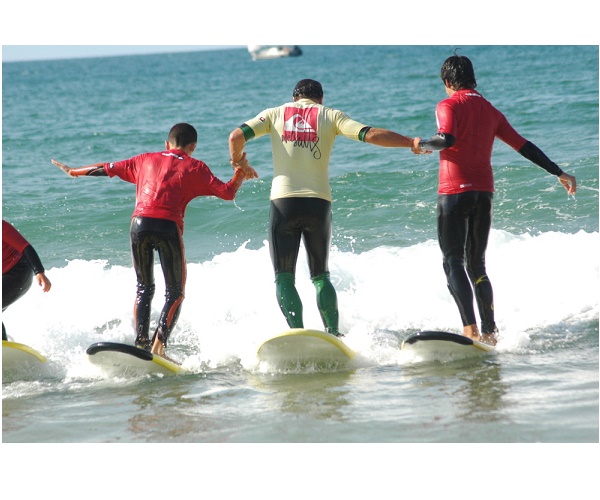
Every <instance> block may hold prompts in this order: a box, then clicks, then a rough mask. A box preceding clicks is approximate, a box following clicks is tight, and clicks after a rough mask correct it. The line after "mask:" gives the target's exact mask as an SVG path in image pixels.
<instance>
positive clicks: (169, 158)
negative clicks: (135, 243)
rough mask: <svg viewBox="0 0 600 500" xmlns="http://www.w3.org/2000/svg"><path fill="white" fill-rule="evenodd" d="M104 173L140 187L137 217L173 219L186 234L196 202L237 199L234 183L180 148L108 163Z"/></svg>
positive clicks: (138, 190)
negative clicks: (188, 213)
mask: <svg viewBox="0 0 600 500" xmlns="http://www.w3.org/2000/svg"><path fill="white" fill-rule="evenodd" d="M104 171H105V172H106V174H107V175H108V176H109V177H114V176H117V177H119V178H121V179H123V180H124V181H127V182H131V183H133V184H136V186H137V187H136V204H135V210H134V212H133V217H135V216H141V217H152V218H155V219H166V220H172V221H174V222H176V223H177V225H178V226H179V228H180V230H181V233H182V234H183V217H184V214H185V209H186V207H187V204H188V203H189V202H190V201H191V200H192V199H194V198H196V197H197V196H209V195H214V196H217V197H218V198H221V199H223V200H233V199H234V198H235V194H236V191H237V190H236V189H235V187H234V183H233V182H232V181H229V182H226V183H225V182H223V181H221V180H220V179H218V178H217V177H215V176H214V175H213V173H212V172H211V170H210V168H209V167H208V165H206V164H205V163H204V162H203V161H200V160H196V159H195V158H191V157H190V156H188V155H187V154H186V153H184V152H183V151H181V150H179V149H171V150H169V151H162V152H158V153H144V154H141V155H138V156H134V157H133V158H130V159H129V160H122V161H119V162H116V163H105V164H104Z"/></svg>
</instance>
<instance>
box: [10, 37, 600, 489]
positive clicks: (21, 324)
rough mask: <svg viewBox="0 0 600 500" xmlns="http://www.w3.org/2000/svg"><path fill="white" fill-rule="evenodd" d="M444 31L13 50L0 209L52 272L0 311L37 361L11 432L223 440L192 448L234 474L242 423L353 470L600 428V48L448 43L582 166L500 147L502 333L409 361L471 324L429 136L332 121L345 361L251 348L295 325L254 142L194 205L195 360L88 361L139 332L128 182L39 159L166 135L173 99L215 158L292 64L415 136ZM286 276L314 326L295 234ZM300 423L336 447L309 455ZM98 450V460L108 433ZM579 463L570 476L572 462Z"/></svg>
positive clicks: (367, 118) (552, 459) (142, 145)
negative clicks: (487, 350)
mask: <svg viewBox="0 0 600 500" xmlns="http://www.w3.org/2000/svg"><path fill="white" fill-rule="evenodd" d="M454 48H455V47H452V46H306V47H303V51H304V54H303V56H301V57H299V58H290V59H280V60H272V61H257V62H253V61H252V60H251V58H250V56H249V54H248V53H247V52H246V50H245V49H233V48H232V49H228V50H216V51H204V52H192V53H183V54H182V53H178V54H167V55H146V56H130V57H112V58H90V59H73V60H57V61H43V62H42V61H39V62H15V63H3V65H2V217H3V218H4V219H6V220H8V221H10V222H11V223H13V224H14V225H15V226H16V227H17V228H18V229H19V230H20V231H21V232H22V233H23V234H24V235H25V236H26V237H27V238H28V239H29V241H31V242H32V244H33V245H34V247H35V248H36V250H37V251H38V253H39V255H40V256H41V258H42V261H43V262H44V265H45V266H46V268H47V275H48V277H49V278H50V280H51V281H52V283H53V288H52V290H51V291H50V292H49V293H48V294H43V293H41V292H40V291H39V290H38V289H36V288H35V287H32V289H31V290H30V291H29V292H28V294H27V295H26V296H25V297H24V298H23V299H21V300H20V301H19V302H17V303H15V304H14V305H12V306H11V307H9V308H8V309H7V310H6V311H5V312H4V313H3V314H2V320H3V322H4V324H5V326H6V328H7V331H8V334H9V336H11V337H12V338H13V339H14V340H15V341H17V342H22V343H25V344H28V345H30V346H32V347H34V348H35V349H37V350H38V351H40V352H42V353H43V354H44V355H46V356H47V358H48V360H49V361H48V367H47V368H46V370H44V373H42V374H38V373H36V374H30V375H31V376H30V377H20V378H18V379H16V380H11V379H9V378H6V377H5V379H4V380H3V384H2V441H3V443H55V444H57V443H95V444H99V443H170V444H173V443H186V444H189V443H203V444H205V445H209V444H212V445H214V446H211V447H209V446H207V447H199V448H192V450H193V452H194V453H196V454H197V455H198V460H200V462H199V463H206V462H207V461H210V457H214V459H215V460H216V461H217V463H219V464H222V465H223V467H227V464H228V463H229V462H228V460H229V459H230V458H231V455H235V456H236V457H239V456H242V457H244V458H245V461H242V464H243V465H241V466H240V468H241V469H244V470H245V468H246V467H247V466H249V465H250V464H251V463H252V462H253V460H254V458H253V457H254V454H255V453H256V452H255V451H254V448H251V449H248V448H247V447H246V446H243V445H244V444H250V443H261V444H263V445H264V444H266V443H271V444H275V443H279V444H293V445H294V446H291V450H290V447H286V448H283V449H282V448H280V447H275V448H273V447H268V446H267V447H266V448H265V447H264V446H262V447H260V448H259V449H260V450H261V452H264V453H266V454H267V456H268V457H270V458H275V459H276V462H277V463H278V466H279V467H281V468H282V469H283V467H284V465H283V464H284V463H286V462H285V461H284V462H282V463H279V460H278V458H279V459H281V458H282V456H283V457H285V458H286V459H287V460H290V461H292V463H293V461H294V460H300V461H306V460H309V461H311V463H312V464H314V465H317V464H321V465H322V466H330V465H331V461H333V462H334V463H335V464H339V465H340V466H344V465H345V466H346V467H351V466H352V464H354V463H355V461H362V460H365V457H367V461H374V462H376V463H378V464H379V466H380V467H381V469H380V470H381V471H382V472H383V473H386V474H396V473H397V469H396V468H395V467H393V466H392V464H390V462H389V460H390V458H386V457H388V453H390V452H391V453H394V457H395V458H394V459H393V460H394V462H393V463H394V464H396V466H397V467H400V466H401V465H406V464H407V463H413V462H414V461H415V460H419V461H420V460H432V461H433V462H432V464H434V463H437V462H435V460H440V457H443V458H445V459H446V460H449V461H451V460H455V457H457V456H461V455H460V453H462V452H463V447H459V448H457V446H456V445H459V444H465V443H469V444H471V445H474V444H488V443H495V444H499V443H512V444H517V443H519V444H530V445H532V444H535V443H538V444H540V445H541V444H558V443H559V444H561V445H565V444H579V445H582V444H585V445H589V444H593V443H596V444H597V443H598V441H599V434H598V320H599V315H598V312H599V306H598V298H599V294H598V292H599V287H598V284H599V272H598V256H599V255H600V252H599V250H600V241H599V236H598V221H599V219H598V215H599V211H598V177H599V175H598V174H599V170H598V152H599V148H598V123H599V117H598V81H599V80H598V47H596V46H472V47H462V50H461V53H462V54H464V55H467V56H469V57H470V58H471V59H472V61H473V63H474V66H475V70H476V76H477V79H478V90H480V91H481V92H482V93H483V94H484V96H486V97H487V98H488V99H490V100H491V101H492V102H493V103H494V104H495V105H496V106H497V107H498V108H499V109H501V110H502V111H503V112H504V113H505V114H506V115H507V117H508V118H509V120H510V121H511V123H512V124H513V125H514V126H515V127H516V128H517V130H518V131H519V132H520V133H521V134H522V135H524V136H525V137H527V138H528V139H530V140H531V141H532V142H533V143H535V144H536V145H538V146H539V147H540V148H541V149H542V150H543V151H544V152H546V153H547V154H548V156H550V158H552V159H553V160H554V161H555V162H556V163H558V164H559V165H560V166H561V167H562V168H563V169H564V170H565V171H567V172H569V173H571V174H573V175H575V176H576V177H577V180H578V184H579V185H578V192H577V195H576V196H575V197H568V196H567V194H566V191H565V190H564V189H563V188H562V186H560V184H559V183H558V182H557V181H556V178H555V177H554V176H551V175H548V174H547V173H546V172H545V171H544V170H542V169H540V168H539V167H537V166H535V165H533V164H530V163H529V162H527V161H526V160H525V159H524V158H522V157H521V156H520V155H519V154H518V153H516V152H514V151H512V150H511V149H510V148H508V147H507V146H506V145H505V144H503V143H501V142H497V144H496V147H495V151H494V158H493V163H494V168H495V173H496V194H495V202H494V203H495V204H494V207H495V208H494V210H495V211H494V223H493V230H492V233H491V239H490V244H489V250H488V254H487V262H488V271H489V275H490V278H491V280H492V283H493V285H494V292H495V306H496V311H497V322H498V326H499V328H500V330H501V338H500V342H499V344H498V348H497V354H496V355H495V356H491V357H487V358H485V359H483V360H482V359H463V360H456V359H447V360H439V361H434V362H419V360H415V359H410V358H407V357H406V356H405V355H404V356H403V353H401V352H400V351H399V346H400V344H401V342H402V339H404V338H405V337H406V336H408V335H409V334H410V333H413V332H415V331H418V330H421V329H440V330H449V331H455V332H460V331H461V324H460V318H459V316H458V313H457V310H456V306H455V305H454V303H453V301H452V299H451V297H450V294H449V293H448V290H447V288H446V284H445V277H444V273H443V270H442V265H441V255H440V251H439V248H438V246H437V241H436V227H435V208H436V187H437V161H438V159H437V154H435V153H434V154H432V155H429V156H414V155H412V154H411V153H410V152H409V151H407V150H403V149H383V148H376V147H374V146H371V145H368V144H360V143H355V142H353V141H349V140H347V139H344V138H338V139H337V141H336V144H335V146H334V151H333V155H332V160H331V165H330V174H331V184H332V189H333V195H334V204H333V217H334V229H333V231H334V233H333V246H332V251H331V257H330V267H331V273H332V276H333V278H334V282H335V284H336V287H337V290H338V299H339V305H340V315H341V325H340V326H341V328H342V330H344V331H345V332H346V334H347V335H346V338H345V339H346V342H347V343H348V344H349V345H350V346H351V347H353V348H354V349H355V350H357V351H358V352H359V357H358V360H357V361H356V363H353V365H352V366H350V367H347V368H344V369H338V368H336V367H331V366H323V365H318V366H308V367H306V366H304V367H291V368H290V367H287V368H285V369H282V368H280V367H279V368H278V367H271V368H269V367H267V368H265V367H264V366H263V367H261V366H258V365H257V363H256V360H255V358H254V352H255V350H256V347H257V345H258V344H259V343H260V342H261V340H263V339H264V338H265V337H266V336H269V335H271V334H273V333H276V332H278V331H281V330H284V329H286V324H285V321H284V319H283V316H282V315H281V313H280V312H279V309H278V307H277V304H276V301H275V295H274V284H273V274H272V269H271V263H270V259H269V252H268V246H267V241H266V240H267V224H268V208H269V202H268V195H269V186H270V180H271V172H272V170H271V159H270V142H269V139H268V138H261V139H259V140H256V141H253V142H251V143H250V144H249V145H248V146H247V148H246V151H247V154H248V158H249V160H250V163H251V164H252V165H253V166H254V167H255V168H256V170H257V171H258V173H259V175H260V178H259V179H257V180H254V181H251V182H247V183H245V184H244V185H243V187H242V188H241V190H240V191H239V193H238V196H237V198H236V200H235V201H234V202H226V201H222V200H219V199H216V198H199V199H196V200H194V201H192V202H191V203H190V205H189V206H188V209H187V213H186V227H185V233H184V240H185V244H186V254H187V260H188V273H189V274H188V284H187V289H186V299H185V302H184V305H183V308H182V311H181V316H180V320H179V323H178V326H177V328H176V330H175V331H174V333H173V335H172V337H171V344H170V348H169V351H170V354H171V355H172V356H173V357H174V358H176V359H178V360H179V361H181V362H182V363H183V364H184V366H186V367H187V368H189V369H190V370H191V372H192V373H191V374H188V375H185V376H181V377H167V378H160V377H140V378H131V377H130V378H115V377H108V376H106V375H105V374H103V373H101V372H99V371H98V370H97V369H96V368H95V367H93V366H92V365H91V364H90V363H89V362H88V361H87V359H86V357H85V349H86V347H87V346H88V345H89V344H91V343H93V342H98V341H101V340H107V341H116V342H132V341H133V328H132V324H133V314H132V310H133V300H134V294H135V277H134V273H133V270H132V267H131V260H130V254H129V236H128V229H129V220H130V216H131V212H132V210H133V205H134V197H135V192H134V187H133V185H130V184H127V183H125V182H122V181H119V180H118V179H112V180H111V179H108V178H79V179H71V178H68V177H67V176H65V175H64V174H63V173H62V172H61V171H59V170H58V169H57V168H56V167H55V166H53V165H52V164H51V163H50V159H51V158H55V159H58V160H59V161H63V162H65V163H67V164H69V165H72V166H80V165H87V164H91V163H96V162H100V161H115V160H120V159H125V158H129V157H131V156H133V155H135V154H138V153H140V152H144V151H154V150H160V149H162V147H163V145H164V141H165V139H166V135H167V132H168V130H169V128H170V127H171V125H173V124H174V123H177V122H181V121H187V122H190V123H192V124H193V125H194V126H196V128H197V129H198V132H199V144H198V148H197V149H196V152H195V154H194V156H195V157H197V158H200V159H202V160H203V161H205V162H206V163H207V164H208V165H209V166H210V167H211V169H212V170H213V172H214V173H215V174H216V175H217V176H219V177H220V178H221V179H224V180H226V179H229V178H230V176H231V173H232V172H231V167H230V166H229V164H228V145H227V139H228V135H229V132H230V131H231V130H232V129H233V128H235V127H236V126H238V125H240V124H241V123H242V122H243V121H244V120H246V119H248V118H251V117H253V116H255V115H256V114H257V113H258V112H259V111H261V110H262V109H264V108H267V107H271V106H275V105H279V104H281V103H283V102H285V101H287V100H289V99H290V96H291V92H292V89H293V87H294V85H295V83H296V82H297V81H298V80H300V79H302V78H314V79H317V80H319V81H321V82H322V84H323V86H324V90H325V101H324V104H325V105H328V106H330V107H334V108H339V109H342V110H344V111H346V112H347V113H348V114H349V115H350V116H352V117H354V118H355V119H357V120H360V121H362V122H364V123H367V124H369V125H372V126H377V127H385V128H390V129H392V130H395V131H397V132H400V133H403V134H406V135H410V136H421V137H429V136H430V135H433V134H434V133H435V131H436V128H435V127H436V125H435V116H434V110H435V105H436V103H437V102H438V101H439V100H441V99H443V98H444V97H445V92H444V88H443V85H442V84H441V81H440V79H439V68H440V66H441V63H442V62H443V60H444V59H445V58H446V57H448V56H449V55H451V54H452V51H453V50H454ZM156 277H157V281H156V284H157V291H156V295H155V299H154V303H153V312H152V315H153V316H152V317H153V321H156V319H157V318H158V315H159V312H160V309H161V307H162V294H163V293H164V285H163V283H162V275H161V274H160V270H159V268H158V266H157V269H156ZM297 285H298V288H299V292H300V294H301V296H302V298H303V302H304V315H305V326H306V327H308V328H322V324H321V321H320V318H319V315H318V312H317V309H316V305H315V300H314V291H313V287H312V284H311V283H310V280H309V277H308V271H307V266H306V260H305V257H304V255H303V254H301V257H300V260H299V264H298V274H297ZM223 443H228V444H230V445H231V444H237V445H241V446H237V447H235V448H230V447H224V446H220V445H222V444H223ZM315 443H318V444H320V445H321V446H325V445H326V444H329V446H325V448H324V451H323V453H321V451H320V450H321V448H320V447H318V446H317V445H316V444H315ZM345 443H346V444H347V443H354V444H359V443H361V444H367V443H368V444H371V445H373V444H379V445H384V444H391V443H395V444H402V445H403V446H400V447H396V448H393V449H392V450H389V448H387V447H384V448H382V447H381V446H374V447H367V448H366V447H365V446H362V447H356V448H350V449H347V448H345V447H342V445H343V444H345ZM425 443H429V444H432V443H438V444H440V443H444V444H445V446H442V447H436V448H435V449H431V448H428V447H427V446H426V444H425ZM302 444H312V445H313V447H311V448H307V447H306V446H301V445H302ZM336 445H337V446H336ZM315 446H317V447H316V449H315V448H314V447H315ZM340 448H341V450H343V451H340ZM531 448H534V449H535V451H534V450H532V449H531ZM92 449H94V450H97V448H92ZM189 449H190V448H189V447H185V446H184V447H183V448H176V449H175V450H173V449H171V448H169V451H168V453H173V454H174V457H178V456H179V454H180V453H182V450H184V451H185V450H189ZM468 449H469V450H473V448H468ZM9 450H12V451H13V453H24V454H25V458H24V460H26V459H28V458H29V456H28V453H27V452H23V451H22V448H15V447H11V448H9ZM102 450H103V451H104V450H106V448H105V447H102ZM130 450H131V447H124V450H123V453H124V456H125V457H127V458H126V459H124V458H123V459H121V460H129V459H130V454H131V457H132V458H131V461H125V463H124V464H123V467H127V468H129V471H130V472H131V471H132V470H135V467H136V465H135V463H132V462H135V460H140V459H139V458H135V457H136V453H137V449H135V447H134V450H133V451H130ZM283 450H286V451H283ZM433 450H435V451H433ZM474 450H476V453H477V454H479V453H480V450H482V449H481V448H479V447H476V448H474ZM487 450H488V448H485V452H484V453H489V454H490V455H488V457H489V458H490V460H492V461H493V464H494V467H495V468H496V470H499V468H501V467H503V466H511V465H515V464H519V465H521V466H522V467H528V466H529V464H530V462H529V461H528V460H529V453H535V452H539V448H538V447H525V448H523V447H519V448H518V450H519V452H518V453H513V451H512V449H511V452H510V455H509V456H507V455H505V454H498V452H497V451H496V447H494V446H492V447H491V450H490V451H487ZM566 450H568V452H567V451H565V448H564V447H558V450H557V449H556V447H552V448H549V449H548V448H546V449H545V451H544V452H543V456H542V457H539V456H536V457H535V461H536V463H539V461H540V460H542V461H544V460H545V461H547V462H544V463H547V467H548V468H552V467H557V465H556V464H557V462H556V461H557V460H559V458H557V457H562V458H561V459H560V460H565V461H566V460H569V461H571V460H574V459H573V458H572V457H571V458H568V459H567V458H566V456H563V454H564V453H572V454H573V455H576V456H578V457H580V456H581V455H585V453H588V452H593V454H594V455H595V457H596V458H597V456H598V453H597V450H598V449H597V447H594V448H592V449H590V448H589V446H583V450H582V449H581V447H580V446H578V447H576V448H575V449H573V448H571V447H569V448H567V449H566ZM581 450H582V451H581ZM432 452H433V454H434V455H435V456H434V457H432V456H430V454H431V453H432ZM42 453H43V452H42ZM48 453H50V452H48ZM97 453H102V452H101V451H100V450H98V451H97ZM105 453H110V457H111V458H110V460H113V458H114V457H113V454H114V453H119V454H120V453H121V452H120V451H119V452H115V451H114V450H113V451H105ZM396 455H401V456H397V457H396ZM514 455H516V456H514ZM330 457H332V458H330ZM144 458H145V457H144ZM148 458H149V459H150V457H148ZM468 460H471V461H474V460H477V461H479V460H482V457H470V458H468ZM407 461H408V462H407ZM597 462H598V461H597V460H594V461H593V462H592V463H595V464H597ZM236 463H237V462H236ZM561 463H562V462H561ZM574 463H576V464H577V465H578V467H577V468H573V469H572V470H571V472H572V473H573V475H574V477H577V478H578V480H579V481H581V479H582V478H581V476H580V475H581V474H583V473H584V471H585V470H586V466H585V465H582V464H581V463H580V462H579V461H576V460H575V462H574ZM589 463H590V462H588V461H585V464H586V465H589ZM442 466H443V465H440V467H442ZM481 466H483V465H482V464H479V465H477V466H476V467H481ZM485 467H488V466H485ZM562 467H565V466H564V463H562ZM564 470H565V469H561V471H563V472H564ZM280 471H281V474H283V475H285V474H286V472H285V471H284V470H281V469H280ZM287 473H288V474H289V472H287ZM579 484H582V483H581V482H579ZM551 485H552V481H550V482H547V483H546V487H547V488H548V489H549V491H552V487H551ZM540 488H541V487H540ZM537 491H538V493H539V492H540V491H543V489H542V490H537ZM570 493H573V490H572V489H571V490H570ZM575 497H577V498H588V497H586V496H577V495H576V496H575Z"/></svg>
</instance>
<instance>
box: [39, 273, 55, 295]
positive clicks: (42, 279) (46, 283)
mask: <svg viewBox="0 0 600 500" xmlns="http://www.w3.org/2000/svg"><path fill="white" fill-rule="evenodd" d="M35 279H36V281H37V282H38V285H40V287H41V288H42V290H43V291H44V292H49V291H50V288H51V287H52V283H50V280H49V279H48V278H47V277H46V275H45V274H44V273H38V274H36V275H35Z"/></svg>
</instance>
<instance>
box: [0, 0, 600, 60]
mask: <svg viewBox="0 0 600 500" xmlns="http://www.w3.org/2000/svg"><path fill="white" fill-rule="evenodd" d="M282 5H283V6H282ZM390 5H395V4H393V3H392V4H390V3H389V0H370V1H369V2H368V6H367V5H365V6H363V8H360V9H355V8H341V7H340V3H339V1H338V0H321V1H320V2H319V4H318V7H314V6H313V7H307V8H306V9H301V8H298V7H297V6H291V7H287V6H286V5H284V4H282V3H281V0H261V2H260V3H259V4H252V3H250V2H247V1H246V0H227V1H226V2H223V1H222V2H211V3H210V6H209V7H207V6H206V4H203V3H201V2H197V1H194V2H192V1H190V0H178V1H177V2H175V3H173V4H169V3H166V4H165V3H162V2H144V3H142V4H140V3H139V2H133V1H132V0H103V1H102V2H101V3H98V2H96V3H91V4H90V3H89V2H75V1H73V0H53V1H52V2H48V1H47V0H28V1H27V3H26V5H24V4H21V3H20V2H8V3H7V2H5V5H3V7H2V16H1V18H0V41H1V43H2V61H3V62H12V61H25V60H29V61H31V60H43V59H49V58H52V59H56V58H76V57H98V56H117V55H137V54H149V53H165V52H173V51H190V50H194V51H195V50H203V49H210V48H218V47H223V46H228V47H232V46H238V47H244V46H246V44H265V45H267V44H274V43H275V44H289V45H301V46H302V45H370V44H373V45H386V44H390V45H419V44H421V45H454V46H459V45H461V44H465V45H484V44H491V45H503V44H507V45H514V44H547V45H554V44H583V45H598V43H599V41H600V36H599V35H600V30H598V27H597V19H596V17H595V16H593V15H590V14H591V13H590V11H589V4H588V0H570V1H569V3H568V5H565V4H563V3H559V2H558V3H556V5H551V4H549V3H546V4H544V6H543V9H541V8H540V6H539V3H538V2H529V3H528V2H523V0H504V1H503V2H501V3H495V4H494V3H491V4H488V6H484V5H483V4H481V5H479V4H478V5H474V4H472V3H471V4H458V3H455V4H453V3H450V2H448V0H428V1H427V2H426V4H423V6H421V5H413V4H408V5H407V6H406V8H404V9H399V8H396V7H394V8H393V9H391V8H390ZM297 9H299V10H298V11H296V10H297ZM586 13H587V14H586Z"/></svg>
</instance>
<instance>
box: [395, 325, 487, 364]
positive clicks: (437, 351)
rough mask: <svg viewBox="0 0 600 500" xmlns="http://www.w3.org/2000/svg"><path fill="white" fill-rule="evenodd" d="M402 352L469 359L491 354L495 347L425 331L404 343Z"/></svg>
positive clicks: (456, 336)
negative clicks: (468, 357) (469, 357)
mask: <svg viewBox="0 0 600 500" xmlns="http://www.w3.org/2000/svg"><path fill="white" fill-rule="evenodd" d="M401 349H402V350H404V351H410V352H413V353H415V354H418V355H421V356H424V357H426V358H428V359H435V357H436V355H438V356H439V355H441V356H444V355H447V356H448V357H452V356H453V357H467V356H481V355H486V354H491V353H493V352H494V351H495V347H493V346H491V345H488V344H484V343H483V342H479V341H477V340H473V339H470V338H468V337H465V336H464V335H458V334H456V333H449V332H436V331H425V332H418V333H415V334H413V335H411V336H409V337H407V338H406V339H404V341H403V342H402V347H401Z"/></svg>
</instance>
